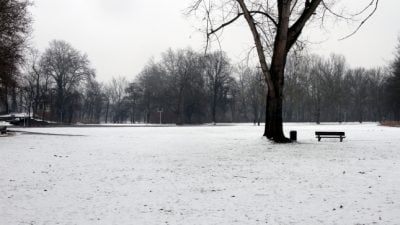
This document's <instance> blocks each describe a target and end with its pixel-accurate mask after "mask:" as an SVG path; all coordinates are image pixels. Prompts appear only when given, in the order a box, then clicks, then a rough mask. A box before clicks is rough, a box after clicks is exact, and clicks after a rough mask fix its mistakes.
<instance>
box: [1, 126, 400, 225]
mask: <svg viewBox="0 0 400 225" xmlns="http://www.w3.org/2000/svg"><path fill="white" fill-rule="evenodd" d="M10 129H13V128H10ZM14 129H17V128H14ZM18 130H21V131H24V132H25V133H23V132H18V133H16V134H15V135H13V136H8V137H0V224H11V225H12V224H31V225H39V224H40V225H42V224H51V225H53V224H65V225H67V224H84V225H86V224H118V225H128V224H138V225H153V224H154V225H160V224H170V225H173V224H180V225H192V224H193V225H195V224H204V225H213V224H215V225H217V224H218V225H232V224H251V225H254V224H307V225H310V224H385V225H386V224H400V188H399V187H400V128H393V127H383V126H379V125H378V124H375V123H366V124H341V125H339V124H322V125H315V124H306V123H303V124H285V130H286V132H287V133H288V132H289V131H290V130H297V132H298V142H297V143H292V144H274V143H272V142H269V141H268V140H266V139H265V138H263V137H261V135H262V131H263V128H262V127H258V126H253V125H252V124H236V125H221V126H183V127H175V126H169V127H168V126H167V127H123V126H116V127H69V128H25V129H22V128H18ZM317 130H320V131H345V132H346V139H345V140H344V141H343V142H342V143H341V142H339V140H337V139H323V140H322V141H321V142H318V141H317V140H316V138H315V136H314V132H315V131H317ZM50 134H52V135H50ZM54 134H56V135H54Z"/></svg>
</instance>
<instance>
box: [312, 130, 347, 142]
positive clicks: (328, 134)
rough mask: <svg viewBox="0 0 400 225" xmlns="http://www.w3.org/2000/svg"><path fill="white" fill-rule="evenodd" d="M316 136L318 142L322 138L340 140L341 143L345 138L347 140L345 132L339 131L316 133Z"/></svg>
mask: <svg viewBox="0 0 400 225" xmlns="http://www.w3.org/2000/svg"><path fill="white" fill-rule="evenodd" d="M315 136H316V138H318V141H321V138H340V142H342V141H343V138H346V136H345V134H344V132H339V131H315Z"/></svg>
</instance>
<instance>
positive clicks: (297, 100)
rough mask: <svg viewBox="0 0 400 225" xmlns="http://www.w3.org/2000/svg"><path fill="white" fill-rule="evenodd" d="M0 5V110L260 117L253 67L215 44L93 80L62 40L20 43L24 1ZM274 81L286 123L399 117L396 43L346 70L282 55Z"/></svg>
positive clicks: (175, 119)
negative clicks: (44, 44) (384, 57)
mask: <svg viewBox="0 0 400 225" xmlns="http://www.w3.org/2000/svg"><path fill="white" fill-rule="evenodd" d="M1 4H2V7H1V10H0V28H1V29H0V31H1V35H0V114H10V113H18V112H24V113H27V114H28V115H31V116H32V117H34V118H35V119H40V120H44V121H53V122H58V123H64V124H71V123H160V122H161V123H176V124H200V123H218V122H254V123H260V122H263V121H264V120H265V118H264V116H265V108H266V99H265V96H266V85H265V83H264V79H263V78H262V73H261V71H260V69H259V68H258V67H252V66H248V65H246V64H237V63H235V62H233V61H232V60H231V59H229V58H228V56H227V54H226V53H224V52H222V51H216V52H209V53H204V52H196V51H194V50H192V49H190V48H187V49H169V50H167V51H165V52H164V53H163V54H162V55H161V57H160V60H157V61H156V60H150V61H149V62H148V63H147V65H145V66H144V68H143V69H142V71H141V72H140V73H139V74H137V76H135V77H123V76H118V77H113V78H112V79H111V80H110V81H108V82H105V83H102V82H99V81H98V80H96V72H95V69H94V68H92V67H91V64H90V61H89V58H88V56H87V55H86V54H83V53H81V52H80V51H79V50H77V49H75V48H74V47H73V46H71V45H70V44H69V43H68V42H66V41H63V40H54V41H51V42H50V43H49V47H48V48H47V49H46V50H45V51H44V52H39V51H38V50H35V49H32V48H31V47H28V46H27V44H26V43H27V39H28V38H29V34H30V31H31V26H30V24H31V18H30V15H29V13H27V7H28V6H29V5H30V2H29V1H2V3H1ZM3 6H4V7H3ZM110 60H116V59H110ZM284 82H285V87H284V92H283V98H284V99H283V101H284V104H283V119H284V121H286V122H316V123H320V122H349V121H358V122H363V121H382V120H400V42H399V46H398V48H397V49H396V54H395V55H394V59H393V61H392V62H391V63H390V64H389V65H385V66H384V67H381V68H374V69H366V68H351V67H350V66H349V65H348V64H347V63H346V59H345V57H344V56H341V55H337V54H331V55H330V56H329V57H322V56H317V55H312V54H306V53H305V52H296V53H292V54H291V55H290V56H289V57H288V60H287V63H286V74H285V81H284Z"/></svg>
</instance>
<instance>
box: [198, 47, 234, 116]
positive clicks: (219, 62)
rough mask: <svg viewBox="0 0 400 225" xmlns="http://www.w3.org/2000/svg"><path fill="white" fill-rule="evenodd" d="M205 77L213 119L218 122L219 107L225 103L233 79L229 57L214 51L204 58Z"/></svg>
mask: <svg viewBox="0 0 400 225" xmlns="http://www.w3.org/2000/svg"><path fill="white" fill-rule="evenodd" d="M203 63H204V70H205V74H206V76H205V78H206V83H207V88H208V94H209V95H210V96H209V102H210V108H211V120H212V122H213V123H214V124H216V123H217V109H218V106H219V105H220V104H221V103H224V102H225V101H224V100H225V99H224V97H225V96H224V94H225V92H226V91H227V89H228V88H229V82H230V80H231V72H232V71H231V70H232V68H231V66H230V63H229V60H228V57H227V56H226V54H225V53H223V52H214V53H210V54H207V55H205V56H204V58H203Z"/></svg>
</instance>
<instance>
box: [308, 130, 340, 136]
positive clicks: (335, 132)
mask: <svg viewBox="0 0 400 225" xmlns="http://www.w3.org/2000/svg"><path fill="white" fill-rule="evenodd" d="M315 135H338V136H344V132H342V131H315Z"/></svg>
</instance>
